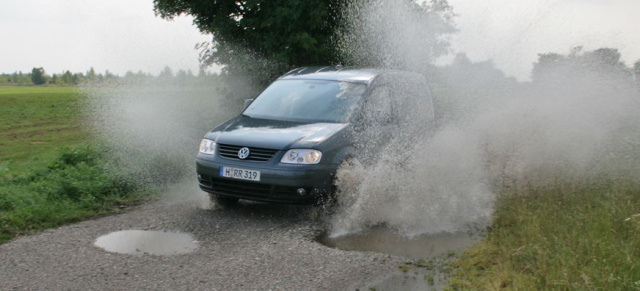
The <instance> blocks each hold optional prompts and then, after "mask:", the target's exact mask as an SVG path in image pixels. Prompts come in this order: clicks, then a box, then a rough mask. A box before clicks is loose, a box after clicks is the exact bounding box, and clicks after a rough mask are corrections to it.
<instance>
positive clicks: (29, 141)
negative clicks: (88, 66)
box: [0, 86, 91, 171]
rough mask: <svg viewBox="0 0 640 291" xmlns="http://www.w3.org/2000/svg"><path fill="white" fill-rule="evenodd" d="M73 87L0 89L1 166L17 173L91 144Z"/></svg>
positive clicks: (81, 97)
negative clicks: (62, 150) (67, 148)
mask: <svg viewBox="0 0 640 291" xmlns="http://www.w3.org/2000/svg"><path fill="white" fill-rule="evenodd" d="M83 98H84V97H83V96H82V95H81V94H80V93H79V92H78V89H76V88H74V87H27V86H0V163H2V164H3V165H4V167H9V168H10V169H15V170H16V171H22V170H28V168H29V167H30V166H31V163H30V162H32V161H35V162H36V163H38V162H39V161H40V160H41V159H43V158H51V156H52V155H53V154H55V152H56V150H57V149H59V148H61V147H64V146H73V145H78V144H82V143H83V142H86V141H90V140H91V135H90V134H89V132H88V131H87V130H85V129H84V128H83V126H82V123H83V116H82V111H81V108H80V103H81V102H82V101H83Z"/></svg>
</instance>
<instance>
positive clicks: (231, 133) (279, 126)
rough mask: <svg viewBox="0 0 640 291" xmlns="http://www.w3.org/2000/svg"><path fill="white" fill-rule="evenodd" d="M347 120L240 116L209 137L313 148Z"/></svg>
mask: <svg viewBox="0 0 640 291" xmlns="http://www.w3.org/2000/svg"><path fill="white" fill-rule="evenodd" d="M347 125H348V123H301V122H291V121H280V120H268V119H258V118H250V117H243V116H239V117H236V118H234V119H231V120H229V121H228V122H225V123H224V124H222V125H220V126H219V127H218V128H216V129H214V130H213V131H212V132H210V133H209V134H207V138H211V139H214V140H215V141H216V142H217V143H219V144H231V145H241V146H250V147H261V148H271V149H287V148H296V147H297V148H300V147H314V146H315V145H317V144H319V143H322V142H323V141H325V140H326V139H328V138H329V137H331V136H333V135H334V134H336V133H337V132H339V131H341V130H342V129H344V128H345V127H346V126H347Z"/></svg>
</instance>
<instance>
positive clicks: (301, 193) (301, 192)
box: [296, 188, 307, 196]
mask: <svg viewBox="0 0 640 291" xmlns="http://www.w3.org/2000/svg"><path fill="white" fill-rule="evenodd" d="M296 192H297V193H298V196H306V195H307V190H305V189H304V188H298V190H296Z"/></svg>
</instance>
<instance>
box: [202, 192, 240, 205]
mask: <svg viewBox="0 0 640 291" xmlns="http://www.w3.org/2000/svg"><path fill="white" fill-rule="evenodd" d="M209 197H210V198H211V202H213V203H214V204H215V205H217V206H218V207H220V208H230V207H232V206H234V205H236V204H237V203H238V200H240V199H238V198H235V197H228V196H222V195H218V194H213V193H209Z"/></svg>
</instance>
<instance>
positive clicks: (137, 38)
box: [0, 0, 640, 80]
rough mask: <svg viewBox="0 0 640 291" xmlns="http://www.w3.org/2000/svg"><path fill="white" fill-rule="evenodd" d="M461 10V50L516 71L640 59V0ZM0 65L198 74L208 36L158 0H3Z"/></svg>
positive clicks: (513, 1)
mask: <svg viewBox="0 0 640 291" xmlns="http://www.w3.org/2000/svg"><path fill="white" fill-rule="evenodd" d="M449 3H450V4H451V5H452V6H453V8H454V11H455V12H456V13H457V14H458V15H459V17H457V18H456V23H457V25H458V28H459V30H460V32H459V33H458V34H457V35H456V36H455V37H454V39H453V44H454V50H455V51H456V52H466V53H467V55H468V56H469V57H470V58H471V59H472V60H474V61H481V60H487V59H492V60H493V61H494V63H495V64H496V66H497V67H498V68H500V69H502V70H503V71H505V72H506V73H507V74H508V75H513V76H516V77H517V78H518V79H520V80H526V79H527V78H528V77H529V73H530V71H531V66H532V63H533V62H534V61H535V60H536V58H537V54H538V53H543V52H559V53H567V52H568V51H569V49H570V48H571V47H574V46H577V45H583V46H584V47H585V49H586V50H593V49H597V48H600V47H613V48H618V49H619V50H620V52H621V53H622V55H623V59H624V61H625V62H626V63H627V65H632V64H633V63H634V62H635V61H637V60H640V17H639V16H638V13H639V12H640V0H536V1H530V0H483V1H472V0H449ZM1 7H2V8H1V9H0V27H2V29H1V30H0V42H1V43H0V72H2V73H12V72H15V71H23V72H28V71H31V69H32V68H33V67H44V69H45V70H46V71H47V73H59V72H62V71H63V70H70V71H72V72H85V71H87V70H88V69H89V68H90V67H94V68H95V69H96V71H98V72H104V71H105V70H109V71H110V72H113V73H116V74H119V75H122V74H124V73H125V72H126V71H128V70H131V71H134V72H135V71H139V70H141V71H144V72H150V73H153V74H157V73H159V72H160V71H161V70H162V68H164V67H165V66H169V67H171V68H172V69H173V70H174V72H175V71H177V70H179V69H184V70H187V69H190V70H192V71H193V72H194V73H197V71H198V51H197V50H195V48H194V46H195V44H196V43H199V42H203V41H208V40H210V39H211V37H210V36H207V35H202V34H200V32H199V31H198V30H197V29H196V28H195V27H194V26H192V20H191V19H190V18H187V17H182V18H179V19H176V20H174V21H166V20H163V19H160V18H157V17H155V15H154V13H153V4H152V1H151V0H109V1H104V0H100V1H98V0H55V1H54V0H2V5H1Z"/></svg>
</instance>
